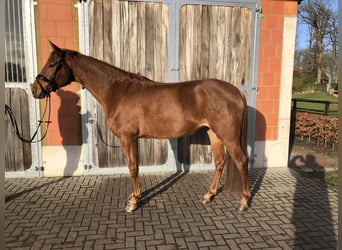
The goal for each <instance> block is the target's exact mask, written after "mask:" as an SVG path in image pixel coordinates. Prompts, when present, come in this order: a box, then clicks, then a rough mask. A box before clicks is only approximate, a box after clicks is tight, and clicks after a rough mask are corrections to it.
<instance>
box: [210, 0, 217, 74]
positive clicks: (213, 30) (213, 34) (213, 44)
mask: <svg viewBox="0 0 342 250" xmlns="http://www.w3.org/2000/svg"><path fill="white" fill-rule="evenodd" d="M217 12H218V7H217V6H210V8H209V15H210V24H209V29H210V41H209V78H216V60H217V15H218V14H217Z"/></svg>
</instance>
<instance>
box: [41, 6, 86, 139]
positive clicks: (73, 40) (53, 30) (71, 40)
mask: <svg viewBox="0 0 342 250" xmlns="http://www.w3.org/2000/svg"><path fill="white" fill-rule="evenodd" d="M73 2H75V1H72V0H39V1H38V6H37V8H38V10H37V16H36V37H37V54H38V71H39V70H40V69H41V68H42V65H44V64H45V63H46V60H47V59H48V57H49V54H50V52H51V48H50V46H49V42H48V40H51V41H52V42H54V43H55V44H56V45H58V46H60V47H61V48H68V49H75V50H78V46H77V44H78V41H77V34H78V31H77V26H76V25H75V20H76V21H77V13H76V10H75V9H74V7H73ZM78 90H79V85H78V84H76V83H72V84H70V85H68V86H67V87H65V88H63V90H60V91H59V90H58V91H57V92H56V93H52V94H51V107H52V111H51V121H52V124H51V125H50V127H49V131H48V133H47V137H46V140H45V141H44V145H77V144H81V138H82V137H81V133H82V132H81V131H82V130H81V116H80V98H79V96H78V95H77V91H78ZM43 102H44V101H43ZM41 106H42V107H43V106H44V105H41Z"/></svg>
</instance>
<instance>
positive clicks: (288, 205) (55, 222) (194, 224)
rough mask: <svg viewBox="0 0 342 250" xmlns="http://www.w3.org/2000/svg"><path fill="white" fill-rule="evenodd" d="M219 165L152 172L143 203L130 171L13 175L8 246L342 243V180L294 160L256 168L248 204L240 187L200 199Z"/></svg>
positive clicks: (145, 182)
mask: <svg viewBox="0 0 342 250" xmlns="http://www.w3.org/2000/svg"><path fill="white" fill-rule="evenodd" d="M212 175H213V172H212V171H202V172H189V173H176V174H174V173H163V174H158V173H156V174H144V175H142V176H141V183H142V190H143V192H144V194H145V197H143V200H142V202H141V207H140V208H139V209H138V210H136V211H135V212H133V213H126V212H125V210H124V206H125V201H126V199H127V196H128V194H129V193H130V178H128V176H126V175H116V176H81V177H69V178H32V179H28V178H18V179H7V180H6V183H5V195H6V211H5V236H6V239H5V242H6V249H136V248H142V249H161V250H169V249H336V248H337V230H338V219H337V218H338V213H337V209H338V205H337V203H338V193H337V189H335V188H331V187H329V186H327V185H325V184H324V183H323V182H321V181H320V180H319V179H315V178H312V179H310V178H305V177H303V176H301V175H299V174H298V173H297V172H294V171H292V170H290V169H286V168H276V169H267V170H266V171H265V170H258V169H252V170H251V171H250V182H251V187H252V188H251V189H252V193H253V194H254V196H253V198H252V201H251V204H252V205H251V207H250V208H249V209H248V211H247V212H245V213H239V212H238V211H237V207H238V205H239V202H240V197H239V196H238V195H235V194H227V193H225V192H220V193H219V194H218V195H217V196H216V197H215V198H214V200H213V201H212V202H211V203H209V204H206V205H203V204H202V203H201V202H200V199H201V198H202V196H203V194H204V193H205V192H206V191H207V190H208V186H209V184H210V180H211V178H212ZM223 181H224V180H222V183H223Z"/></svg>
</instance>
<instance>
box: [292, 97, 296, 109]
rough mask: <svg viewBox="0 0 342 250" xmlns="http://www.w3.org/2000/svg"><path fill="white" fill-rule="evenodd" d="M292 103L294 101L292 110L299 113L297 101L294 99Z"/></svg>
mask: <svg viewBox="0 0 342 250" xmlns="http://www.w3.org/2000/svg"><path fill="white" fill-rule="evenodd" d="M292 101H293V106H292V109H293V111H294V112H296V111H297V99H296V98H293V99H292Z"/></svg>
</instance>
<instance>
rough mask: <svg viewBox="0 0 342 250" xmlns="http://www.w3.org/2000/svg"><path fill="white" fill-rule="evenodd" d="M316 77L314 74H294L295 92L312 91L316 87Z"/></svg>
mask: <svg viewBox="0 0 342 250" xmlns="http://www.w3.org/2000/svg"><path fill="white" fill-rule="evenodd" d="M315 81H316V78H315V77H314V76H310V75H308V76H294V77H293V86H292V91H293V93H298V92H304V91H310V90H314V89H315Z"/></svg>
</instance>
